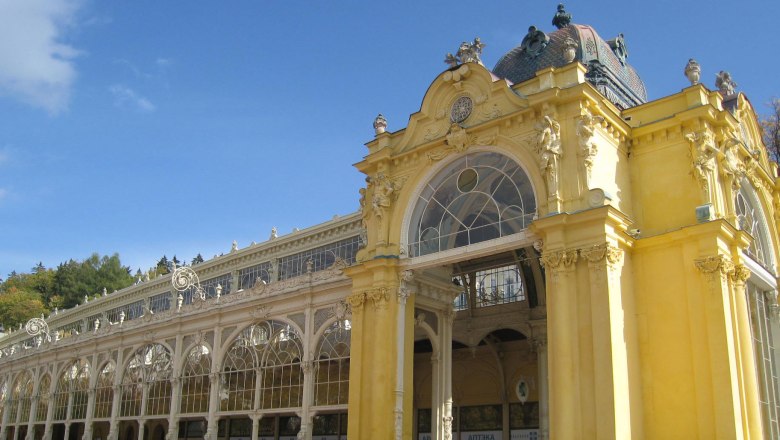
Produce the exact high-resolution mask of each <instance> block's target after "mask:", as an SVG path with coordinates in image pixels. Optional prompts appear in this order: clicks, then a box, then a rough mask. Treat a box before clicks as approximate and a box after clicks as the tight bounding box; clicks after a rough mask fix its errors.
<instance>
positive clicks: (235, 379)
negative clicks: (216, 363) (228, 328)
mask: <svg viewBox="0 0 780 440" xmlns="http://www.w3.org/2000/svg"><path fill="white" fill-rule="evenodd" d="M302 355H303V348H302V345H301V338H300V336H299V335H298V333H297V332H296V331H295V330H294V329H293V328H292V327H291V326H290V325H287V324H284V323H281V322H277V321H267V322H262V323H259V324H255V325H252V326H249V327H247V328H246V329H244V330H243V331H242V332H241V333H240V334H239V335H238V337H237V338H236V339H235V340H234V341H233V343H232V344H231V345H230V347H229V348H228V351H227V354H226V357H225V362H224V367H223V371H222V377H221V379H220V387H221V389H220V393H219V395H220V400H221V403H220V409H221V410H222V411H236V410H250V409H253V408H254V407H255V399H254V397H255V390H256V387H257V391H258V392H259V401H258V402H257V407H258V408H260V409H272V408H294V407H299V406H301V399H302V396H303V372H302V370H301V357H302Z"/></svg>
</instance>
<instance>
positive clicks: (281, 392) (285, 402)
mask: <svg viewBox="0 0 780 440" xmlns="http://www.w3.org/2000/svg"><path fill="white" fill-rule="evenodd" d="M275 324H278V325H277V326H276V328H273V327H272V326H269V330H271V331H272V332H271V333H270V334H271V338H270V340H269V341H268V343H267V344H266V346H265V349H264V350H263V352H262V356H261V358H260V362H261V382H260V409H271V408H294V407H298V406H301V400H302V398H303V370H302V368H301V358H302V357H303V346H302V345H301V338H300V337H299V336H298V334H297V333H296V332H295V331H294V330H292V328H291V327H290V326H288V325H284V324H279V323H275Z"/></svg>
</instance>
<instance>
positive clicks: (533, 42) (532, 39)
mask: <svg viewBox="0 0 780 440" xmlns="http://www.w3.org/2000/svg"><path fill="white" fill-rule="evenodd" d="M549 43H550V37H548V36H547V34H545V33H544V32H542V31H540V30H539V29H537V28H536V26H531V27H529V28H528V33H527V34H526V35H525V37H524V38H523V41H521V42H520V50H521V51H523V52H525V53H526V55H528V56H529V57H531V58H536V57H537V56H539V55H540V54H541V53H542V51H543V50H544V48H545V47H547V45H548V44H549Z"/></svg>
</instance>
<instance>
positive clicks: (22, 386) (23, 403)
mask: <svg viewBox="0 0 780 440" xmlns="http://www.w3.org/2000/svg"><path fill="white" fill-rule="evenodd" d="M32 387H33V379H32V374H30V372H29V371H23V372H22V373H21V374H20V375H19V377H17V378H16V382H14V386H13V388H12V389H11V402H10V403H11V404H10V405H9V408H8V409H9V411H10V414H9V417H8V422H9V423H16V420H17V416H18V417H19V421H20V423H25V424H26V423H27V421H28V419H29V418H30V397H31V396H32Z"/></svg>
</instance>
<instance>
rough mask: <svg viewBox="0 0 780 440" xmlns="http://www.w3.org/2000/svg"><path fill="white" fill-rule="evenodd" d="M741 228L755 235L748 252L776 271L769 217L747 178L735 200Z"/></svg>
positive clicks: (772, 270) (743, 181)
mask: <svg viewBox="0 0 780 440" xmlns="http://www.w3.org/2000/svg"><path fill="white" fill-rule="evenodd" d="M734 205H735V210H736V214H737V223H738V226H739V228H740V229H742V230H744V231H746V232H748V233H749V234H750V235H751V236H752V237H753V242H752V243H751V244H750V246H749V247H748V248H747V249H746V250H745V252H746V254H747V255H748V256H749V257H750V258H752V259H753V260H754V261H756V262H757V263H759V264H760V265H761V266H763V267H764V268H765V269H767V270H769V271H770V272H774V268H775V256H774V252H773V246H772V240H771V238H770V237H771V233H770V230H769V225H768V222H767V217H766V215H765V213H764V209H763V207H762V205H761V201H760V199H759V197H758V194H757V192H756V190H755V189H754V188H753V186H752V185H751V183H750V181H749V180H747V179H743V180H742V184H741V185H740V189H739V191H738V192H737V194H736V196H735V200H734Z"/></svg>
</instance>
